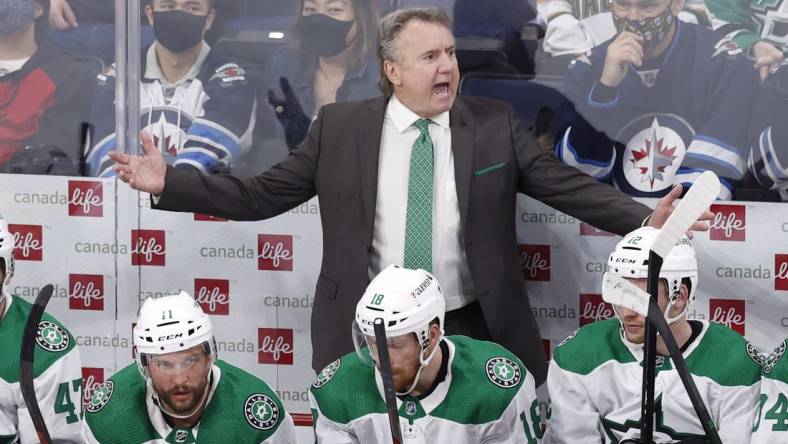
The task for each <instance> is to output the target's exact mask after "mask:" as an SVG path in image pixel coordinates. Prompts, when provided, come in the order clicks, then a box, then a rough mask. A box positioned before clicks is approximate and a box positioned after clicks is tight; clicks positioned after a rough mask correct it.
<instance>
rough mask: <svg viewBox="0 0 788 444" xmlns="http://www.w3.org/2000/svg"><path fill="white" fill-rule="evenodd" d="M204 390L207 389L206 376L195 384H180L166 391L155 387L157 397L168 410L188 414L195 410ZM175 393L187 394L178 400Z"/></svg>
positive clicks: (178, 413)
mask: <svg viewBox="0 0 788 444" xmlns="http://www.w3.org/2000/svg"><path fill="white" fill-rule="evenodd" d="M206 390H208V378H202V379H201V381H200V382H199V383H198V384H195V385H180V386H176V387H173V388H171V389H170V390H167V391H164V390H162V389H161V388H159V387H156V393H157V394H158V395H159V399H160V400H161V401H163V402H164V403H165V404H166V405H167V407H168V408H169V410H171V411H172V412H173V413H175V414H177V415H186V414H190V413H192V412H193V411H194V410H196V408H197V406H198V404H199V403H200V402H201V401H202V399H203V395H204V394H205V391H206ZM176 394H177V395H188V398H186V399H185V400H178V399H177V398H176Z"/></svg>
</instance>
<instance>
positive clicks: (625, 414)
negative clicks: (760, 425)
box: [545, 319, 760, 444]
mask: <svg viewBox="0 0 788 444" xmlns="http://www.w3.org/2000/svg"><path fill="white" fill-rule="evenodd" d="M748 350H752V349H751V347H748V344H747V341H745V339H744V338H743V337H741V336H740V335H739V334H738V333H736V332H734V331H733V330H730V329H728V328H726V327H723V326H721V325H718V324H710V323H708V322H705V321H704V322H703V330H702V331H701V333H700V335H699V336H698V337H697V338H696V339H695V340H694V341H692V343H691V344H690V345H689V347H687V349H686V350H685V351H684V353H683V356H684V359H685V360H686V362H687V366H688V367H689V369H690V372H691V373H692V375H693V379H694V381H695V384H696V385H697V387H698V391H699V392H700V395H701V397H702V398H703V401H704V403H705V404H706V406H707V407H708V409H709V413H710V414H711V418H712V420H714V423H715V424H716V426H717V427H718V429H719V434H720V437H721V438H722V442H723V443H726V444H727V443H732V444H733V443H735V444H739V443H741V444H744V443H748V442H749V440H750V433H751V430H752V424H753V419H754V417H755V410H756V408H757V405H758V391H759V386H760V384H759V381H760V367H759V366H758V364H757V362H756V361H757V358H756V357H755V355H751V354H750V353H748ZM642 362H643V346H642V344H632V343H630V342H629V341H627V340H626V339H625V338H624V337H623V335H622V332H621V327H620V324H619V322H618V319H608V320H605V321H599V322H596V323H593V324H589V325H586V326H584V327H582V328H581V329H579V330H578V331H576V332H575V333H573V334H572V335H571V336H570V337H569V338H567V339H566V340H565V341H564V342H563V343H562V344H561V345H559V346H558V347H557V348H556V349H555V352H554V354H553V360H552V362H551V363H550V369H549V371H548V373H547V389H548V391H549V393H550V402H551V411H550V414H548V421H547V431H546V434H545V441H546V442H548V443H551V444H555V443H573V444H576V443H591V442H593V443H618V442H620V441H621V440H623V439H627V438H636V437H639V436H640V398H641V390H642V383H641V381H642V378H643V367H642V365H641V363H642ZM654 393H655V400H656V402H655V419H654V424H655V433H654V442H657V443H668V442H675V441H679V440H682V439H687V438H693V437H698V438H702V437H703V436H704V433H703V428H702V426H701V424H700V422H699V421H698V419H697V416H696V415H695V411H694V409H693V408H692V403H691V402H690V399H689V397H688V396H687V394H686V392H685V390H684V386H683V385H682V384H681V379H680V378H679V374H678V372H677V371H676V369H675V367H674V366H673V362H672V360H671V359H669V358H661V357H658V360H657V378H656V384H655V391H654Z"/></svg>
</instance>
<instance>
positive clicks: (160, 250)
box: [131, 230, 166, 267]
mask: <svg viewBox="0 0 788 444" xmlns="http://www.w3.org/2000/svg"><path fill="white" fill-rule="evenodd" d="M131 245H132V248H131V265H153V266H158V267H163V266H164V265H165V252H166V243H165V236H164V230H131Z"/></svg>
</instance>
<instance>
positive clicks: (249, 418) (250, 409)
mask: <svg viewBox="0 0 788 444" xmlns="http://www.w3.org/2000/svg"><path fill="white" fill-rule="evenodd" d="M244 415H245V416H246V422H248V423H249V425H251V426H252V427H254V428H256V429H260V430H269V429H271V428H272V427H273V426H275V425H276V423H277V421H279V415H280V413H279V406H277V405H276V403H275V402H274V401H273V400H272V399H271V398H269V397H268V396H266V395H263V394H262V393H255V394H254V395H252V396H250V397H248V398H246V403H244Z"/></svg>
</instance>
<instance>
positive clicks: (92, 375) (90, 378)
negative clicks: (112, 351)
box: [82, 367, 104, 406]
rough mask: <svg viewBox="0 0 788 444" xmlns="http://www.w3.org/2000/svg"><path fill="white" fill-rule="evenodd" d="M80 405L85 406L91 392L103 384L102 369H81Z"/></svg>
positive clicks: (91, 394)
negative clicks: (82, 386) (82, 385)
mask: <svg viewBox="0 0 788 444" xmlns="http://www.w3.org/2000/svg"><path fill="white" fill-rule="evenodd" d="M82 382H83V384H84V387H85V388H83V389H82V405H83V406H84V405H87V404H88V401H90V397H91V396H93V392H94V391H95V390H96V389H97V388H99V386H101V384H103V383H104V369H103V368H96V367H82Z"/></svg>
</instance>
